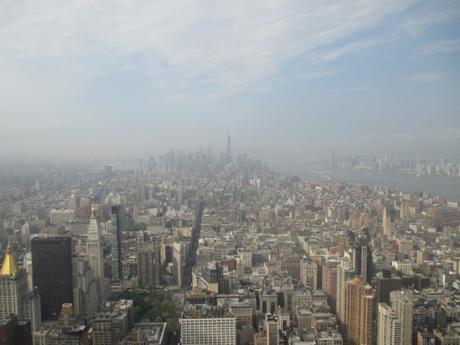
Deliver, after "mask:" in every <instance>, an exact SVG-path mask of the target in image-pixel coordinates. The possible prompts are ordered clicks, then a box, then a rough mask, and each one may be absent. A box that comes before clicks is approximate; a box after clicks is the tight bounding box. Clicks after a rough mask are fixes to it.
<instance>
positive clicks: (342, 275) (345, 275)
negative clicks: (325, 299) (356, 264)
mask: <svg viewBox="0 0 460 345" xmlns="http://www.w3.org/2000/svg"><path fill="white" fill-rule="evenodd" d="M354 275H355V273H354V271H353V269H352V264H351V261H350V260H349V259H348V258H342V260H341V261H340V264H339V265H338V267H337V300H336V314H337V318H338V320H339V322H340V323H343V321H344V320H345V299H344V293H345V284H346V282H347V281H348V280H350V279H351V278H352V277H353V276H354Z"/></svg>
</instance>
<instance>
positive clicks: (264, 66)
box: [0, 0, 460, 166]
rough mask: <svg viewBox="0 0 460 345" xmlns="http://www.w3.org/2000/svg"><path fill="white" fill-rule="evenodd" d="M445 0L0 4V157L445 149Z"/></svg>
mask: <svg viewBox="0 0 460 345" xmlns="http://www.w3.org/2000/svg"><path fill="white" fill-rule="evenodd" d="M459 22H460V5H459V3H458V1H414V0H385V1H340V2H337V1H323V0H322V1H294V0H286V1H280V0H268V1H250V2H248V1H231V2H211V3H210V2H207V1H173V2H170V1H168V2H161V1H114V2H92V1H84V0H80V1H49V0H46V1H40V2H37V1H2V2H1V3H0V75H1V80H0V119H1V126H0V137H1V142H2V145H1V146H0V155H1V156H3V157H10V158H12V157H13V158H14V157H20V158H54V159H56V158H57V159H63V158H65V159H68V158H69V157H71V158H72V159H86V158H89V157H91V158H107V157H109V158H130V157H133V155H134V156H142V155H149V154H158V153H162V152H166V151H167V150H169V149H189V148H191V149H199V148H206V147H208V146H214V147H215V148H217V149H222V150H223V149H224V147H225V140H224V138H225V135H226V134H227V133H230V134H231V135H232V137H233V139H234V140H233V142H234V151H235V152H243V151H245V152H249V153H251V154H254V155H255V156H257V157H260V158H263V159H265V160H267V161H268V162H270V163H273V164H275V165H277V166H283V165H286V164H292V163H293V162H295V161H299V160H302V161H307V162H308V161H316V160H319V159H324V157H326V160H327V159H328V157H329V153H330V150H331V149H332V148H335V149H336V150H337V154H338V155H341V156H345V155H351V154H360V155H378V154H383V153H385V152H391V153H398V154H401V155H406V156H416V155H419V156H434V157H447V158H455V159H458V158H459V149H458V148H459V146H460V116H459V114H460V106H459V102H458V95H459V94H460V90H459V85H460V84H459V78H460V69H459V64H460V25H459Z"/></svg>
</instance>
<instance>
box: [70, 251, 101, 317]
mask: <svg viewBox="0 0 460 345" xmlns="http://www.w3.org/2000/svg"><path fill="white" fill-rule="evenodd" d="M72 261H73V269H72V274H73V301H74V310H75V313H77V314H78V315H80V317H81V318H84V319H90V318H92V317H93V316H94V314H95V313H96V312H97V311H98V310H99V307H100V306H101V303H102V302H103V301H102V300H103V298H104V297H105V296H103V293H102V292H103V291H101V289H100V287H101V286H100V285H99V283H100V281H98V279H97V278H96V277H95V276H94V272H93V270H92V269H91V265H90V263H89V259H88V257H87V256H85V255H78V256H75V257H74V258H73V260H72Z"/></svg>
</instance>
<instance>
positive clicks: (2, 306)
mask: <svg viewBox="0 0 460 345" xmlns="http://www.w3.org/2000/svg"><path fill="white" fill-rule="evenodd" d="M28 297H29V289H28V286H27V275H26V273H25V272H24V271H23V270H19V269H18V267H17V266H16V260H15V259H14V256H13V251H12V250H11V247H10V246H8V248H7V250H6V255H5V258H4V260H3V265H2V270H1V271H0V302H1V303H0V319H4V318H6V317H8V316H9V315H10V314H14V315H16V316H17V317H18V318H19V319H25V318H26V316H27V310H28V306H27V303H28Z"/></svg>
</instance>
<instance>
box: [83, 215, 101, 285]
mask: <svg viewBox="0 0 460 345" xmlns="http://www.w3.org/2000/svg"><path fill="white" fill-rule="evenodd" d="M95 212H96V209H95V207H94V206H93V207H92V211H91V219H90V221H89V225H88V238H87V242H86V255H87V256H88V258H89V261H90V265H91V268H92V269H93V272H94V276H95V277H96V278H104V254H103V248H102V244H101V242H102V241H101V236H100V234H99V226H98V224H97V220H96V215H95Z"/></svg>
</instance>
